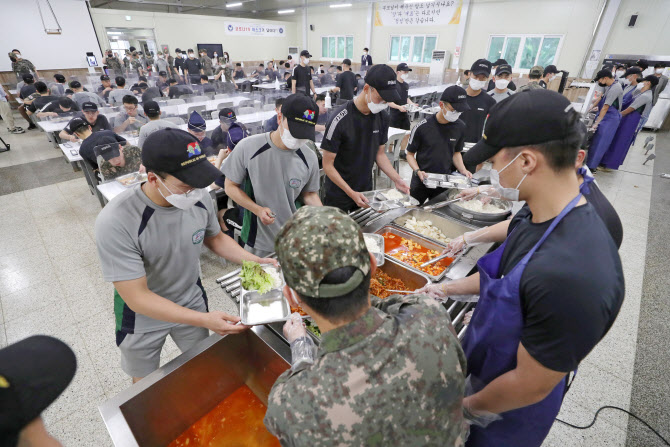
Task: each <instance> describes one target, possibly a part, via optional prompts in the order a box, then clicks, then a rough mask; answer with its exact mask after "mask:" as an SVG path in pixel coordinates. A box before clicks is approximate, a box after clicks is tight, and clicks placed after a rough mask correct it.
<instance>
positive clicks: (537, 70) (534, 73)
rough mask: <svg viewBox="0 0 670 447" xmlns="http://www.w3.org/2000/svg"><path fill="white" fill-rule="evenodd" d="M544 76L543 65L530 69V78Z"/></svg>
mask: <svg viewBox="0 0 670 447" xmlns="http://www.w3.org/2000/svg"><path fill="white" fill-rule="evenodd" d="M543 75H544V67H542V65H536V66H534V67H533V68H531V69H530V71H529V72H528V76H539V77H542V76H543Z"/></svg>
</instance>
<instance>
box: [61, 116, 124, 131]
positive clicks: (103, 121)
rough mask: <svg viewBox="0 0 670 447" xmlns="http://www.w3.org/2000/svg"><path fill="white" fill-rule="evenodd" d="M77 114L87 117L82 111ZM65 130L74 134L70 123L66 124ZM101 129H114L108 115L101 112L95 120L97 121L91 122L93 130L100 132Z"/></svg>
mask: <svg viewBox="0 0 670 447" xmlns="http://www.w3.org/2000/svg"><path fill="white" fill-rule="evenodd" d="M75 116H77V117H79V118H83V119H84V120H86V117H85V116H84V114H83V113H81V112H80V113H77V114H76V115H75ZM63 130H64V131H65V132H66V133H68V134H70V135H72V131H71V130H70V123H67V126H65V128H64V129H63ZM101 130H112V126H111V125H110V124H109V121H107V117H106V116H105V115H102V114H99V115H98V119H96V120H95V123H94V124H91V131H92V132H99V131H101Z"/></svg>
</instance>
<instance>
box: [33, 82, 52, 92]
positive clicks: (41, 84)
mask: <svg viewBox="0 0 670 447" xmlns="http://www.w3.org/2000/svg"><path fill="white" fill-rule="evenodd" d="M35 90H37V93H46V92H47V91H49V89H48V88H47V85H46V84H45V83H44V82H42V81H37V82H36V83H35Z"/></svg>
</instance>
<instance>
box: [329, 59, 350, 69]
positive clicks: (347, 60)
mask: <svg viewBox="0 0 670 447" xmlns="http://www.w3.org/2000/svg"><path fill="white" fill-rule="evenodd" d="M342 65H349V66H351V59H345V60H343V61H342ZM331 67H332V65H331Z"/></svg>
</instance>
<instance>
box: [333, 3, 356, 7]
mask: <svg viewBox="0 0 670 447" xmlns="http://www.w3.org/2000/svg"><path fill="white" fill-rule="evenodd" d="M350 6H351V3H337V4H335V5H330V7H331V8H348V7H350Z"/></svg>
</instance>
